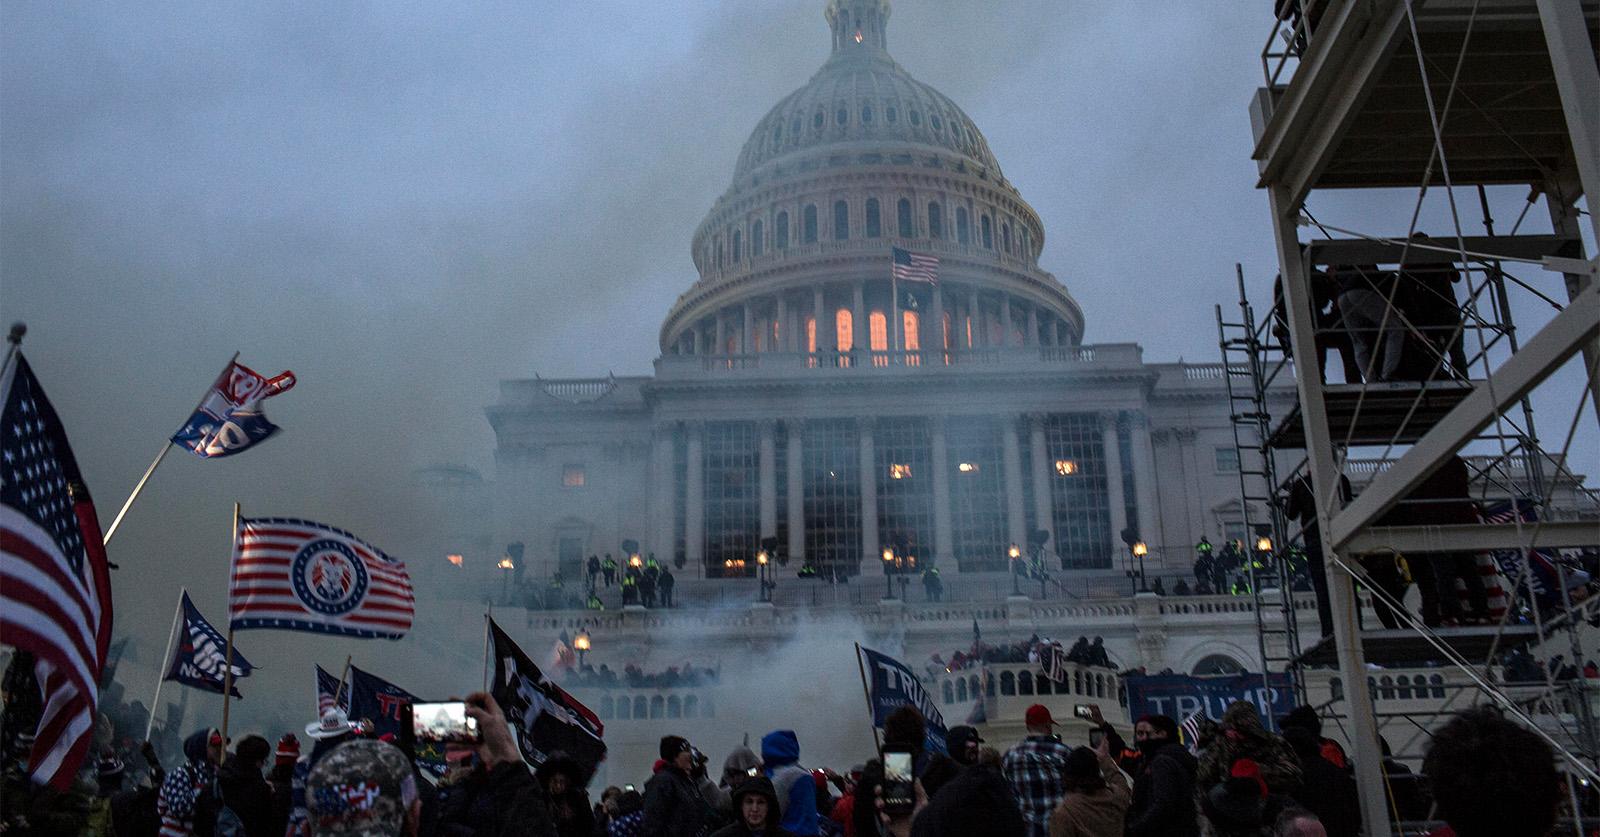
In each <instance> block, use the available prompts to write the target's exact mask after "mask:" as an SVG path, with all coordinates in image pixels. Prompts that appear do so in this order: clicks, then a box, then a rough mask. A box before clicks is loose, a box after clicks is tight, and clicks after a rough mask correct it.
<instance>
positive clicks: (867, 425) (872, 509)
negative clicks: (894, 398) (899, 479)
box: [856, 418, 883, 577]
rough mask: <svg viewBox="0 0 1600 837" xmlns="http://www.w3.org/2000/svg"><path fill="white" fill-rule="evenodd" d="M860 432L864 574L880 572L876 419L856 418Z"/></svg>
mask: <svg viewBox="0 0 1600 837" xmlns="http://www.w3.org/2000/svg"><path fill="white" fill-rule="evenodd" d="M856 423H857V426H858V428H859V429H860V431H861V474H860V476H861V575H862V576H863V577H865V576H868V575H877V574H881V573H882V570H881V569H879V568H878V567H877V566H876V565H877V564H879V563H880V559H879V557H878V554H879V552H880V551H881V550H882V548H883V544H881V543H879V541H878V457H877V452H876V450H875V448H874V447H873V439H872V431H873V420H872V419H870V418H861V419H857V420H856Z"/></svg>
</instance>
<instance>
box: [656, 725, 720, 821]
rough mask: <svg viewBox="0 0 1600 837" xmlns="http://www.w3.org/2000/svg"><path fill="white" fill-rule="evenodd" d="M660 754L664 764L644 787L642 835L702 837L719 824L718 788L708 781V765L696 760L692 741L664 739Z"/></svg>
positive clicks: (673, 736)
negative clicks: (706, 770)
mask: <svg viewBox="0 0 1600 837" xmlns="http://www.w3.org/2000/svg"><path fill="white" fill-rule="evenodd" d="M660 753H661V760H662V762H664V764H663V765H662V767H661V769H660V770H659V771H657V772H656V774H655V775H654V776H651V777H650V781H648V782H646V783H645V785H644V818H643V821H642V822H641V823H640V825H639V835H640V837H700V834H701V833H702V832H704V831H705V830H707V829H709V828H710V827H711V826H713V825H715V824H716V823H717V822H718V821H719V818H718V816H717V808H718V804H717V803H718V801H719V800H720V795H719V794H718V793H717V787H716V785H715V784H712V782H711V780H710V779H707V778H705V763H704V762H703V761H701V760H699V759H697V758H696V757H695V756H696V754H695V749H694V746H693V745H691V744H690V743H689V739H687V738H684V737H682V736H679V735H668V736H664V737H663V738H662V739H661V748H660ZM697 774H698V775H697ZM702 780H704V781H703V782H702ZM708 788H709V793H708Z"/></svg>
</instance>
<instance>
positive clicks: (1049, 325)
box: [1039, 311, 1056, 346]
mask: <svg viewBox="0 0 1600 837" xmlns="http://www.w3.org/2000/svg"><path fill="white" fill-rule="evenodd" d="M1041 322H1042V323H1043V325H1044V333H1043V334H1041V335H1039V340H1040V344H1041V345H1044V346H1054V345H1055V344H1056V320H1055V315H1053V314H1051V313H1049V312H1048V311H1047V312H1045V315H1044V317H1043V318H1041Z"/></svg>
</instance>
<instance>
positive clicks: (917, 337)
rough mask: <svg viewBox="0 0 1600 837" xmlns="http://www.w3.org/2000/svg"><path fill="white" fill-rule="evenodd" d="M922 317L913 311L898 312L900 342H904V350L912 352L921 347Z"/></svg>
mask: <svg viewBox="0 0 1600 837" xmlns="http://www.w3.org/2000/svg"><path fill="white" fill-rule="evenodd" d="M921 331H922V318H921V317H920V316H918V315H917V312H915V311H901V312H900V342H901V343H903V344H905V347H906V351H910V352H914V351H917V350H918V349H920V348H922V334H921Z"/></svg>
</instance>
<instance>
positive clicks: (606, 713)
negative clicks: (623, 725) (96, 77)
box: [600, 695, 616, 721]
mask: <svg viewBox="0 0 1600 837" xmlns="http://www.w3.org/2000/svg"><path fill="white" fill-rule="evenodd" d="M615 703H616V701H613V700H612V699H611V696H610V695H606V696H604V697H602V698H600V720H602V721H609V720H611V716H612V715H613V714H614V713H615V711H616V710H615V708H614V704H615Z"/></svg>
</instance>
